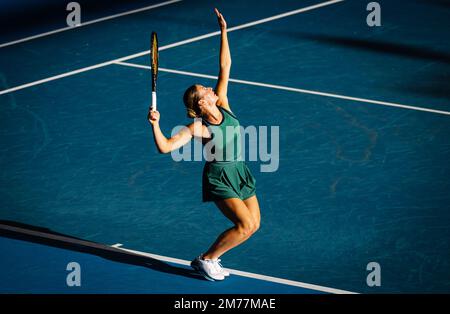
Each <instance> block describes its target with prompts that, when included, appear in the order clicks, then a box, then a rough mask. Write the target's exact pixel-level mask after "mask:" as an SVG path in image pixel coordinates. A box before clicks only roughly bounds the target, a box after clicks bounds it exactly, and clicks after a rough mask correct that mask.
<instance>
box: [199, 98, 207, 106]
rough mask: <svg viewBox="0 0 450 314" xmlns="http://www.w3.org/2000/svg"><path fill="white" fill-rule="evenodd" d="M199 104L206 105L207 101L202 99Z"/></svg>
mask: <svg viewBox="0 0 450 314" xmlns="http://www.w3.org/2000/svg"><path fill="white" fill-rule="evenodd" d="M198 104H199V105H203V106H204V105H206V100H204V99H203V98H202V99H200V100H199V101H198Z"/></svg>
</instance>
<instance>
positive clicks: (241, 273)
mask: <svg viewBox="0 0 450 314" xmlns="http://www.w3.org/2000/svg"><path fill="white" fill-rule="evenodd" d="M118 249H120V250H123V251H126V252H130V253H135V254H139V255H142V256H146V257H150V258H154V259H157V260H160V261H164V262H168V263H174V264H180V265H186V266H189V265H190V262H189V261H186V260H183V259H179V258H173V257H168V256H163V255H156V254H150V253H146V252H141V251H135V250H130V249H125V248H121V247H120V248H118ZM227 270H228V271H229V272H230V274H234V275H238V276H241V277H248V278H253V279H259V280H264V281H270V282H275V283H279V284H283V285H289V286H295V287H300V288H305V289H311V290H316V291H321V292H327V293H333V294H357V293H356V292H351V291H346V290H340V289H335V288H329V287H323V286H318V285H314V284H309V283H304V282H300V281H294V280H288V279H283V278H277V277H272V276H266V275H260V274H255V273H249V272H245V271H240V270H236V269H229V268H227Z"/></svg>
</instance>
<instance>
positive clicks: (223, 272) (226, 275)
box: [214, 258, 230, 277]
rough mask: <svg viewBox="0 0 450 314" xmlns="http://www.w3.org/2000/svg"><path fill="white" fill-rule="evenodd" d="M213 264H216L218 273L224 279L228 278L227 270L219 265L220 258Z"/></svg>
mask: <svg viewBox="0 0 450 314" xmlns="http://www.w3.org/2000/svg"><path fill="white" fill-rule="evenodd" d="M214 262H216V263H217V266H218V268H219V269H220V272H221V273H222V275H224V276H225V277H228V276H230V272H229V271H228V270H226V269H225V268H223V266H222V264H221V263H220V258H218V259H216V260H215V261H214Z"/></svg>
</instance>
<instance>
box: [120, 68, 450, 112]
mask: <svg viewBox="0 0 450 314" xmlns="http://www.w3.org/2000/svg"><path fill="white" fill-rule="evenodd" d="M116 64H118V65H123V66H129V67H134V68H141V69H146V70H149V69H151V67H150V66H146V65H140V64H134V63H129V62H116ZM158 70H159V71H161V72H168V73H174V74H180V75H187V76H195V77H202V78H207V79H213V80H216V79H217V76H213V75H206V74H201V73H194V72H187V71H178V70H171V69H165V68H159V69H158ZM229 81H230V82H234V83H240V84H246V85H253V86H261V87H268V88H274V89H280V90H286V91H290V92H296V93H303V94H311V95H318V96H324V97H332V98H338V99H345V100H351V101H357V102H364V103H370V104H376V105H382V106H389V107H397V108H402V109H409V110H416V111H425V112H431V113H437V114H443V115H450V112H448V111H442V110H435V109H429V108H424V107H417V106H409V105H402V104H397V103H393V102H386V101H380V100H373V99H366V98H358V97H351V96H345V95H338V94H331V93H324V92H318V91H313V90H308V89H301V88H293V87H287V86H281V85H273V84H266V83H259V82H252V81H244V80H238V79H232V78H230V79H229Z"/></svg>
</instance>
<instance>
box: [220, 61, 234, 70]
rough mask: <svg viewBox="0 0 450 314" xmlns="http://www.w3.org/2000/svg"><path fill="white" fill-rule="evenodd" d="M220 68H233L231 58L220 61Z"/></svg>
mask: <svg viewBox="0 0 450 314" xmlns="http://www.w3.org/2000/svg"><path fill="white" fill-rule="evenodd" d="M220 68H221V69H229V68H231V59H229V60H224V61H222V62H220Z"/></svg>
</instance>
